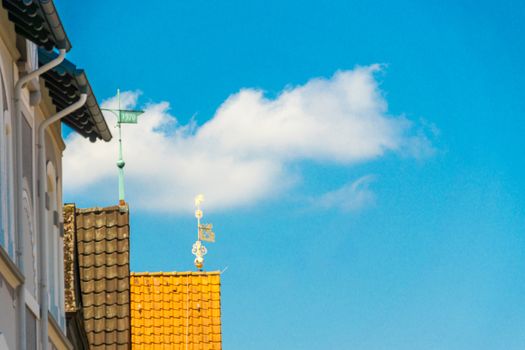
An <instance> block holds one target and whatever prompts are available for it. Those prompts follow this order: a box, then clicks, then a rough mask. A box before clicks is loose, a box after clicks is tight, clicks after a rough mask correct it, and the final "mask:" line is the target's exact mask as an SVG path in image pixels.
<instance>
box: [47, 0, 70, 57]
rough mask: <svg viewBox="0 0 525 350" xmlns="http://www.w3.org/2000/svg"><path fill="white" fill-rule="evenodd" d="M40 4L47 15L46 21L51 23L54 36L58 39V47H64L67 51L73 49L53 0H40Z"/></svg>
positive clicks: (56, 44)
mask: <svg viewBox="0 0 525 350" xmlns="http://www.w3.org/2000/svg"><path fill="white" fill-rule="evenodd" d="M39 5H40V8H41V9H42V13H43V14H44V16H45V17H46V21H47V23H48V25H49V28H50V29H51V31H52V32H53V36H54V37H55V39H56V43H55V46H56V48H57V49H59V50H60V49H63V50H66V51H69V50H71V42H70V41H69V38H68V37H67V34H66V31H65V29H64V26H63V25H62V21H61V20H60V17H59V16H58V12H57V9H56V7H55V4H54V3H53V1H52V0H40V1H39Z"/></svg>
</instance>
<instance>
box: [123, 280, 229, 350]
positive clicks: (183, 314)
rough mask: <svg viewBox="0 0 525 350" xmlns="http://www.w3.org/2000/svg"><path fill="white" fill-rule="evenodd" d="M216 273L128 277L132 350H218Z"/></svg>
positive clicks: (219, 293)
mask: <svg viewBox="0 0 525 350" xmlns="http://www.w3.org/2000/svg"><path fill="white" fill-rule="evenodd" d="M220 295H221V292H220V273H219V272H169V273H166V272H157V273H132V274H131V340H132V344H133V350H146V349H153V350H155V349H159V350H160V349H163V350H175V349H181V350H185V349H203V350H211V349H213V350H215V349H221V348H222V341H221V304H220Z"/></svg>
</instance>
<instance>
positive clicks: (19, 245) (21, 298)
mask: <svg viewBox="0 0 525 350" xmlns="http://www.w3.org/2000/svg"><path fill="white" fill-rule="evenodd" d="M59 51H60V54H59V55H58V56H57V57H56V58H55V59H54V60H52V61H50V62H48V63H47V64H45V65H43V66H42V67H40V68H38V69H35V70H34V71H32V72H29V73H28V74H26V75H24V76H23V77H20V78H19V79H18V81H17V82H16V84H15V91H14V117H15V118H16V139H17V140H16V161H17V163H16V172H17V176H15V179H16V190H17V194H18V195H17V201H16V202H17V215H16V230H17V237H16V259H17V265H18V267H19V268H20V270H21V272H22V274H23V275H24V276H25V271H24V270H25V268H24V234H23V232H22V227H23V220H22V213H23V211H24V208H23V204H22V192H23V184H22V173H23V166H22V164H23V162H22V159H23V156H24V155H23V153H22V118H23V116H22V114H21V113H20V110H21V106H20V104H21V103H22V89H23V88H24V86H25V85H26V84H27V83H28V82H30V81H31V80H33V79H34V78H36V77H38V76H40V75H42V74H44V73H45V72H47V71H48V70H50V69H52V68H54V67H56V66H58V65H59V64H60V63H61V62H62V61H63V60H64V58H65V57H66V50H59ZM35 209H36V208H35ZM39 243H40V242H39ZM40 245H41V244H40ZM25 299H26V298H25V282H22V284H21V285H20V286H18V290H17V311H18V318H17V321H18V325H17V326H18V327H17V328H18V349H21V350H26V317H25V316H26V305H25V304H26V300H25ZM46 300H47V298H46Z"/></svg>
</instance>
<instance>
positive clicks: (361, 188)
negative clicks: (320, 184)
mask: <svg viewBox="0 0 525 350" xmlns="http://www.w3.org/2000/svg"><path fill="white" fill-rule="evenodd" d="M374 180H375V176H374V175H366V176H363V177H360V178H359V179H357V180H355V181H354V182H349V183H347V184H346V185H344V186H343V187H341V188H339V189H337V190H335V191H332V192H327V193H325V194H323V195H322V196H320V197H319V198H316V199H314V200H313V201H312V202H313V205H314V206H315V207H320V208H323V209H339V210H341V211H344V212H349V211H357V210H360V209H363V208H364V207H367V206H370V205H373V204H374V203H375V201H376V195H375V193H374V192H373V191H372V190H371V189H370V184H371V183H372V182H373V181H374Z"/></svg>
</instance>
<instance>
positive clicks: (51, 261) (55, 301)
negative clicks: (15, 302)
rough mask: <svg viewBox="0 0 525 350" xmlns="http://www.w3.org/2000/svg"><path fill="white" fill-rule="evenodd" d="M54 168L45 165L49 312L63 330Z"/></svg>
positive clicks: (61, 259)
mask: <svg viewBox="0 0 525 350" xmlns="http://www.w3.org/2000/svg"><path fill="white" fill-rule="evenodd" d="M58 188H59V179H58V177H57V176H56V171H55V167H54V166H53V164H52V163H51V162H48V163H47V199H46V206H47V208H46V209H47V230H46V239H47V251H48V260H47V261H48V285H49V310H50V311H51V314H52V315H53V316H54V318H55V320H56V321H57V322H58V324H59V325H60V326H61V327H62V328H63V329H65V317H64V314H65V311H64V264H63V262H64V241H63V238H62V237H61V235H60V229H59V228H60V215H59V212H58V208H60V207H61V206H60V204H59V203H60V200H61V198H60V192H59V190H58Z"/></svg>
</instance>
